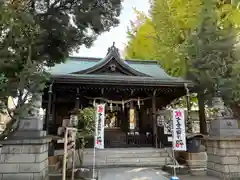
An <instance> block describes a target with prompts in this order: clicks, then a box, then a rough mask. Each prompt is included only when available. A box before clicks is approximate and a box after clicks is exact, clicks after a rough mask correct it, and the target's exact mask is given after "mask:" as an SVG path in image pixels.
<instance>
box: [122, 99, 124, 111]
mask: <svg viewBox="0 0 240 180" xmlns="http://www.w3.org/2000/svg"><path fill="white" fill-rule="evenodd" d="M122 109H123V111H124V101H123V100H122Z"/></svg>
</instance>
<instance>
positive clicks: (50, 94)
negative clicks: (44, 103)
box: [45, 84, 53, 133]
mask: <svg viewBox="0 0 240 180" xmlns="http://www.w3.org/2000/svg"><path fill="white" fill-rule="evenodd" d="M52 93H53V92H52V84H50V86H49V90H48V109H47V116H46V118H45V129H46V131H47V133H48V132H49V119H50V118H51V116H52Z"/></svg>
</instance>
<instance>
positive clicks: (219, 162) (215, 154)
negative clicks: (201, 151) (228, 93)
mask: <svg viewBox="0 0 240 180" xmlns="http://www.w3.org/2000/svg"><path fill="white" fill-rule="evenodd" d="M214 105H215V107H216V108H217V109H218V112H217V115H216V118H215V120H212V121H211V122H210V129H209V137H207V138H206V142H207V156H208V161H207V174H208V175H212V176H215V177H218V178H220V179H224V180H232V179H233V178H236V177H240V130H239V129H238V122H237V120H236V119H234V118H233V116H232V113H231V112H230V110H229V109H227V108H226V107H225V106H224V103H223V101H222V99H221V98H220V97H216V98H214Z"/></svg>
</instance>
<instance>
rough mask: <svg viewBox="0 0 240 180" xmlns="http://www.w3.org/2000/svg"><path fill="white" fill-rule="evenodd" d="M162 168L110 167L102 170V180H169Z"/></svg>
mask: <svg viewBox="0 0 240 180" xmlns="http://www.w3.org/2000/svg"><path fill="white" fill-rule="evenodd" d="M166 176H167V174H166V173H165V172H163V171H162V170H155V169H153V168H108V169H101V170H100V177H101V179H100V180H121V179H124V180H168V178H167V177H166Z"/></svg>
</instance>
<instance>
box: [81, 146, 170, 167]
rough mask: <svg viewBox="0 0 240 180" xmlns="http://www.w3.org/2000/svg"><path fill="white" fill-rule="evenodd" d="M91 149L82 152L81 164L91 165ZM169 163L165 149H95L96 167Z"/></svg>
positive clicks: (157, 165)
mask: <svg viewBox="0 0 240 180" xmlns="http://www.w3.org/2000/svg"><path fill="white" fill-rule="evenodd" d="M93 156H94V151H93V149H86V150H85V152H84V159H83V166H86V167H88V166H92V164H93ZM169 163H171V158H170V156H169V154H168V152H167V150H166V149H154V148H111V149H104V150H96V166H97V167H121V166H124V167H126V166H128V167H163V166H164V165H166V164H169Z"/></svg>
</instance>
